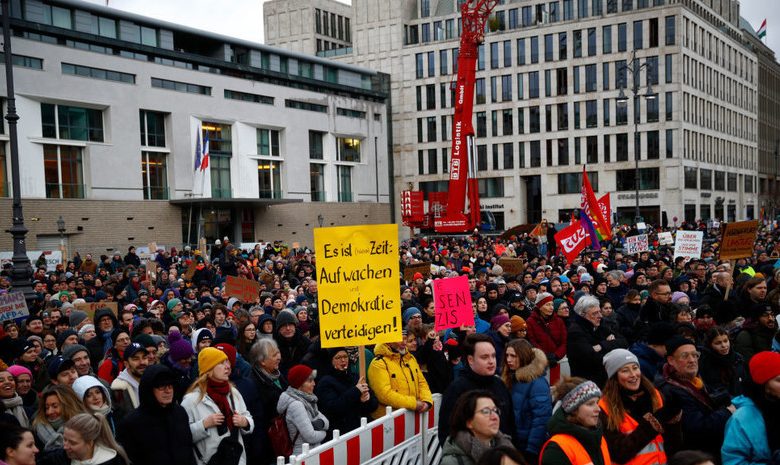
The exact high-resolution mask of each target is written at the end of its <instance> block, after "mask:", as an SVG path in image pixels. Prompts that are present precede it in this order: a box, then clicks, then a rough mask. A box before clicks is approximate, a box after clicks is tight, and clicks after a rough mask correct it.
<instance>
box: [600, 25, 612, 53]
mask: <svg viewBox="0 0 780 465" xmlns="http://www.w3.org/2000/svg"><path fill="white" fill-rule="evenodd" d="M601 51H602V53H604V54H605V55H606V54H607V53H612V25H609V26H604V27H602V28H601Z"/></svg>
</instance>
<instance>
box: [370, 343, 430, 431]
mask: <svg viewBox="0 0 780 465" xmlns="http://www.w3.org/2000/svg"><path fill="white" fill-rule="evenodd" d="M368 384H369V387H370V388H371V390H372V391H374V393H375V394H376V398H377V400H378V401H379V406H378V407H377V409H376V410H375V411H374V414H373V417H374V418H379V417H381V416H383V415H384V414H385V407H387V406H391V407H393V408H394V409H398V408H405V409H408V410H415V408H417V401H418V400H419V401H422V402H428V403H429V404H431V405H433V397H432V395H431V390H430V389H429V388H428V382H427V381H425V377H424V376H423V373H422V371H421V370H420V366H419V365H418V364H417V360H416V359H415V358H414V356H413V355H412V354H410V353H409V352H406V353H404V354H403V355H401V354H400V353H398V352H396V351H394V350H393V349H391V348H390V346H389V345H387V344H379V345H377V346H376V348H375V349H374V360H372V361H371V365H369V367H368Z"/></svg>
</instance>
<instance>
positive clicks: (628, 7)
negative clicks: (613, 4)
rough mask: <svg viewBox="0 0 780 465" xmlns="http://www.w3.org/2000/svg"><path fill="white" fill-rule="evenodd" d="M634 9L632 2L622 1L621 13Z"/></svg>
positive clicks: (631, 0)
mask: <svg viewBox="0 0 780 465" xmlns="http://www.w3.org/2000/svg"><path fill="white" fill-rule="evenodd" d="M633 9H634V0H623V9H622V10H621V11H631V10H633Z"/></svg>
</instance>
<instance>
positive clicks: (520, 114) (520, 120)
mask: <svg viewBox="0 0 780 465" xmlns="http://www.w3.org/2000/svg"><path fill="white" fill-rule="evenodd" d="M517 133H518V134H524V133H525V108H518V109H517Z"/></svg>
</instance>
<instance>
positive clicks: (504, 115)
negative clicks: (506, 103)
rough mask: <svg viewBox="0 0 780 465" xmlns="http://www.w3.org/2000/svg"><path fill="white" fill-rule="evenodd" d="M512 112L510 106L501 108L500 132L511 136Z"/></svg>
mask: <svg viewBox="0 0 780 465" xmlns="http://www.w3.org/2000/svg"><path fill="white" fill-rule="evenodd" d="M512 113H513V112H512V109H511V108H506V109H504V110H501V133H502V134H503V135H505V136H511V135H512V132H513V128H512V126H513V122H514V117H513V116H512Z"/></svg>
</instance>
